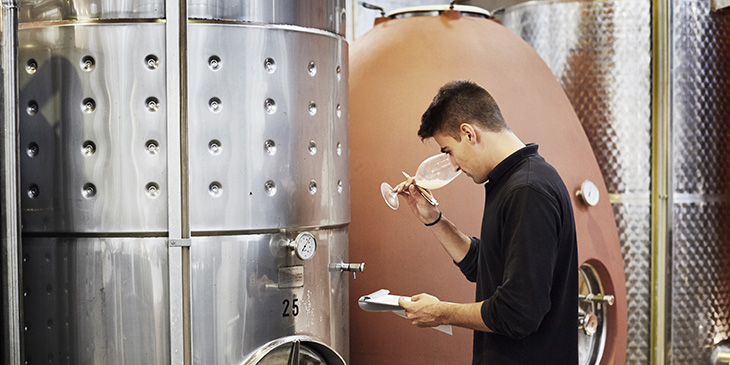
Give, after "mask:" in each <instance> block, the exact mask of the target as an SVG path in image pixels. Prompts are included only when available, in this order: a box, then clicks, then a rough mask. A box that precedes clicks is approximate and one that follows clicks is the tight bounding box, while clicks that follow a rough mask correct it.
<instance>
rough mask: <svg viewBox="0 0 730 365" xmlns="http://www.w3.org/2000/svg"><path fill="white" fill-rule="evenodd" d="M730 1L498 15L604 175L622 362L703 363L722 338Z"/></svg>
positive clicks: (581, 4) (615, 0)
mask: <svg viewBox="0 0 730 365" xmlns="http://www.w3.org/2000/svg"><path fill="white" fill-rule="evenodd" d="M728 5H730V4H728V2H727V1H704V0H672V1H649V0H641V1H634V0H600V1H560V0H551V1H533V2H528V3H524V4H521V5H517V6H513V7H509V8H507V9H506V11H505V15H504V19H503V23H504V24H505V26H506V27H508V28H510V29H511V30H513V31H514V32H515V33H517V34H518V35H520V36H521V37H522V38H524V39H525V40H526V41H527V42H528V43H529V44H530V45H531V46H533V47H534V48H535V49H536V50H537V51H538V53H539V54H540V55H541V56H542V58H544V59H545V60H547V63H548V65H549V66H550V68H551V70H552V71H553V73H554V74H555V76H556V77H557V78H558V80H559V81H560V83H561V85H562V86H563V88H564V89H565V90H566V93H567V95H568V97H569V98H570V100H571V102H572V103H573V105H574V107H575V109H576V111H577V113H578V116H579V118H580V120H581V123H582V124H583V127H584V129H585V130H586V133H587V135H588V136H589V139H590V141H591V144H592V146H593V150H594V152H595V154H596V157H597V159H598V162H599V165H600V167H601V170H602V172H603V176H604V178H605V180H606V182H607V186H608V191H609V193H610V194H611V201H612V205H613V208H614V212H615V216H616V222H617V224H618V226H619V231H620V235H621V245H622V250H623V252H624V260H625V264H626V266H625V268H626V280H627V289H628V290H627V294H628V308H629V320H628V323H629V329H628V347H627V364H650V363H651V364H701V363H707V362H708V361H710V359H711V358H712V357H713V356H722V355H723V354H724V351H722V350H723V349H724V348H725V347H726V345H727V340H728V338H729V337H730V312H729V311H728V309H729V308H730V290H728V288H729V287H730V271H729V270H728V267H730V266H729V265H728V261H729V260H730V238H729V237H730V231H729V229H728V227H730V226H729V225H728V223H727V222H728V214H729V213H728V212H729V210H728V209H729V208H730V200H729V199H728V196H729V195H730V186H729V185H728V184H727V181H726V180H725V178H726V177H727V175H728V171H727V166H728V156H730V150H729V149H728V143H727V142H728V140H730V130H729V129H728V127H727V126H728V122H729V121H730V110H729V109H728V107H727V105H728V104H727V102H726V100H727V99H728V95H730V69H729V68H728V67H727V64H728V62H729V61H730V52H729V51H728V50H729V49H730V38H728V37H727V34H728V31H730V13H729V12H728V9H727V6H728ZM714 347H717V348H716V349H715V352H713V348H714ZM716 359H717V360H719V358H716ZM725 362H727V360H725Z"/></svg>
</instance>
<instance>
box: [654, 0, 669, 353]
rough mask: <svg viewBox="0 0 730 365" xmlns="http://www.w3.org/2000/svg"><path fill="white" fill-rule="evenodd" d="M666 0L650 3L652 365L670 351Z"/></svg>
mask: <svg viewBox="0 0 730 365" xmlns="http://www.w3.org/2000/svg"><path fill="white" fill-rule="evenodd" d="M670 7H671V4H670V1H669V0H653V2H652V28H653V29H652V71H653V72H652V104H653V105H652V177H651V181H652V182H653V183H652V191H651V200H652V204H651V217H652V219H651V225H652V240H651V246H652V250H651V252H652V253H651V256H652V260H651V261H652V265H651V267H652V269H651V270H652V278H651V281H652V285H651V287H652V289H653V290H652V297H651V355H650V358H651V364H652V365H654V364H666V363H668V362H670V359H668V358H667V357H668V355H669V351H668V348H667V346H666V345H667V344H668V343H669V341H670V338H669V332H668V329H669V327H668V326H667V323H670V322H669V313H670V311H669V308H668V304H667V303H668V298H669V295H670V293H669V290H670V283H671V281H670V280H671V279H670V278H669V275H670V274H671V272H670V271H669V270H668V268H669V267H670V266H669V265H670V264H669V262H668V261H669V259H670V254H669V222H670V219H671V217H670V214H671V210H670V209H669V207H670V204H671V202H670V199H669V188H670V186H671V185H670V171H671V166H670V155H669V151H670V150H671V146H670V143H671V138H670V120H671V106H670V100H669V97H670V95H671V94H670V92H671V90H670V87H671V72H670V70H671V69H670V54H669V52H670V50H671V39H670V37H671V34H670V28H669V24H670V17H671V8H670Z"/></svg>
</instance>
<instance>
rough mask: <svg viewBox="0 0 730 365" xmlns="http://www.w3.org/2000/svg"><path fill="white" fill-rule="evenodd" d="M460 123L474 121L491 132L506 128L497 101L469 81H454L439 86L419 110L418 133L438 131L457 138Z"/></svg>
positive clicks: (427, 134)
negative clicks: (432, 96) (421, 114)
mask: <svg viewBox="0 0 730 365" xmlns="http://www.w3.org/2000/svg"><path fill="white" fill-rule="evenodd" d="M462 123H475V124H476V125H478V126H480V127H482V128H485V129H487V130H490V131H492V132H500V131H502V130H504V129H507V130H509V127H508V126H507V123H506V122H505V121H504V117H502V112H500V111H499V106H498V105H497V102H496V101H494V98H493V97H492V95H489V92H487V90H485V89H484V88H483V87H481V86H479V85H477V84H476V83H475V82H472V81H468V80H454V81H450V82H449V83H447V84H446V85H444V86H442V87H441V88H440V89H439V91H438V93H437V94H436V96H434V98H433V101H432V102H431V105H429V107H428V109H426V111H425V112H424V113H423V116H422V117H421V127H420V128H419V129H418V136H419V137H421V139H422V140H424V139H427V138H431V137H433V135H434V134H435V133H436V132H440V133H443V134H445V135H447V136H450V137H452V138H454V139H456V140H457V141H460V140H461V135H460V134H459V127H460V126H461V124H462Z"/></svg>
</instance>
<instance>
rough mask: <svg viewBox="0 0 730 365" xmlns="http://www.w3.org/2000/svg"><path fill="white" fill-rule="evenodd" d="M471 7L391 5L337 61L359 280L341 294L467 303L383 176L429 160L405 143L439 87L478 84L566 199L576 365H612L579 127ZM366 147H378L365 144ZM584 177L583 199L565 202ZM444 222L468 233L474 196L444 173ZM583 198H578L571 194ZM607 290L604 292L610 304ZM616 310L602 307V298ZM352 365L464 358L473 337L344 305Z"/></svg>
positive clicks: (618, 261)
mask: <svg viewBox="0 0 730 365" xmlns="http://www.w3.org/2000/svg"><path fill="white" fill-rule="evenodd" d="M484 13H485V12H484V11H483V10H482V9H474V8H469V7H466V8H459V7H457V8H456V11H454V10H447V6H443V7H440V8H439V7H428V8H415V9H406V10H403V11H395V12H393V13H391V14H389V16H388V17H386V18H384V19H380V20H379V21H377V22H376V25H375V27H374V28H373V29H372V30H371V31H370V32H368V33H366V34H365V35H364V36H362V37H360V38H358V39H357V40H356V41H355V42H353V44H352V47H351V53H350V97H351V104H350V117H351V118H350V121H351V125H350V131H351V140H352V142H351V143H352V149H351V166H352V186H353V189H352V223H351V225H350V234H351V238H352V241H353V245H352V246H351V252H352V253H353V255H354V256H355V257H358V258H359V259H363V260H365V261H367V262H368V265H369V266H368V271H369V272H368V275H367V277H366V278H365V279H363V280H358V281H357V282H355V283H353V285H352V286H351V288H350V289H351V299H352V302H353V303H354V302H355V300H356V298H357V297H358V296H360V295H365V294H369V293H372V292H374V291H375V290H378V289H381V288H386V289H389V290H391V292H393V293H394V294H399V295H412V294H417V293H421V292H427V293H431V294H434V295H436V296H437V297H439V298H440V299H442V300H445V301H452V302H472V301H473V300H474V286H473V285H472V284H470V283H468V282H467V281H466V280H465V279H464V278H463V276H462V275H461V273H460V272H459V270H458V268H456V267H455V266H454V264H453V262H452V261H451V260H450V259H448V256H447V255H446V254H445V253H444V252H443V249H442V248H441V247H440V245H439V244H438V242H437V241H436V240H435V238H434V237H433V235H432V234H431V233H429V232H428V231H427V230H425V229H424V228H423V226H422V225H421V224H420V223H418V222H416V221H415V220H414V219H413V217H412V214H411V212H410V211H409V210H408V208H404V207H401V208H400V209H399V210H398V211H395V212H394V211H392V210H391V209H390V208H389V207H388V206H386V205H385V203H384V202H383V199H382V197H381V196H380V189H379V187H380V184H381V182H382V181H388V182H391V183H396V182H399V181H402V179H403V177H402V175H401V171H402V170H405V171H407V172H409V171H413V170H415V168H416V167H417V166H418V164H419V163H420V162H421V161H422V160H423V159H424V158H426V157H428V156H431V155H433V154H435V153H437V152H438V146H435V144H433V143H425V144H424V143H421V142H420V139H419V138H418V136H417V133H416V132H417V130H418V126H419V124H420V117H421V115H422V114H423V111H424V110H425V109H426V108H427V107H428V104H429V103H430V102H431V100H432V98H433V96H434V95H435V94H436V92H437V91H438V89H439V87H441V86H442V85H444V84H445V83H446V82H448V81H450V80H453V79H459V78H461V79H470V80H473V81H475V82H477V83H479V84H481V85H482V86H484V87H485V88H486V89H487V90H489V92H490V93H491V94H492V95H493V96H494V98H495V99H496V101H497V103H499V105H500V108H501V110H502V113H503V115H504V117H505V119H506V121H507V123H508V124H509V125H510V127H511V129H512V130H513V131H515V133H516V134H517V135H518V136H519V137H520V138H521V139H522V140H523V141H525V142H537V143H539V145H540V154H541V155H542V156H544V157H545V159H546V160H547V161H548V162H550V163H551V164H552V165H553V166H555V168H556V169H557V171H558V172H559V173H560V175H561V177H562V178H563V180H564V182H565V184H566V187H567V188H568V190H569V191H570V192H572V193H576V195H574V197H573V201H572V202H573V209H574V213H575V220H576V232H577V237H578V256H579V265H580V268H579V272H576V275H578V276H579V279H580V290H579V295H578V298H576V304H577V305H576V307H577V308H576V318H577V321H576V322H577V323H578V325H577V328H576V331H578V334H579V335H578V337H579V344H566V346H579V349H580V361H581V364H597V363H601V364H621V363H624V361H625V356H626V352H625V350H626V325H627V323H626V315H627V314H626V286H625V281H624V280H625V279H624V269H623V267H624V262H623V259H622V255H621V247H620V241H619V236H618V231H617V228H616V223H615V220H614V217H613V211H612V209H611V205H610V203H609V199H608V194H607V190H606V187H605V183H604V181H603V178H602V176H601V171H600V169H599V167H598V164H597V162H596V159H595V156H594V154H593V151H592V149H591V146H590V144H589V142H588V138H587V137H586V134H585V132H584V131H583V128H582V127H581V125H580V122H579V120H578V118H577V116H576V114H575V111H574V110H573V108H572V106H571V104H570V101H569V100H568V98H567V97H566V95H565V93H564V91H563V90H562V88H561V86H560V84H558V82H557V80H556V79H555V77H554V76H553V74H552V73H551V71H550V69H549V68H548V67H547V65H546V64H545V63H544V62H543V61H542V60H541V59H540V57H539V56H538V54H537V53H536V52H535V51H534V50H533V49H532V48H531V47H530V46H529V45H528V44H527V43H525V42H524V41H523V40H521V39H520V38H519V37H517V36H516V35H515V34H514V33H512V32H510V31H509V30H508V29H506V28H505V27H503V26H501V25H500V24H498V23H497V22H495V21H493V20H491V19H488V18H485V16H484ZM374 146H377V148H374ZM586 180H590V181H592V182H593V183H595V186H596V189H597V190H598V192H599V193H600V198H599V199H598V201H597V202H595V203H596V205H591V204H588V203H587V202H586V201H585V200H584V199H582V198H581V197H580V194H578V193H579V192H581V191H584V190H582V187H583V186H587V184H586V185H584V183H585V182H586ZM434 194H435V195H436V197H437V199H439V202H440V204H441V205H440V207H441V208H442V210H443V212H444V214H445V215H447V216H448V217H449V219H450V220H451V221H452V222H454V223H455V224H456V225H457V226H459V227H460V228H461V229H462V231H464V232H465V233H466V234H467V235H475V234H477V232H479V224H480V223H481V219H480V218H481V215H482V213H483V206H484V205H483V204H484V199H483V197H484V189H483V187H481V186H478V185H475V184H473V183H472V182H471V181H469V180H468V179H461V178H457V179H456V180H454V181H453V182H452V183H450V184H449V185H448V186H446V187H444V188H442V189H439V190H437V191H435V192H434ZM583 196H585V195H583ZM609 295H610V296H609ZM611 296H612V297H613V299H614V300H615V302H613V303H612V305H611V304H609V303H610V302H611V298H612V297H611ZM351 319H352V321H351V328H352V332H351V336H352V340H351V344H352V348H351V359H352V363H353V364H372V363H396V362H402V363H411V362H418V363H424V364H442V363H468V362H469V361H470V358H471V344H472V339H471V337H472V331H465V330H460V329H455V330H454V336H453V337H449V336H445V335H443V334H441V333H437V332H436V331H431V330H421V329H418V328H415V327H413V326H412V325H411V324H410V322H409V321H406V320H402V319H400V318H398V317H395V316H392V315H383V314H374V313H367V312H364V311H362V310H359V309H357V308H356V307H354V308H352V309H351Z"/></svg>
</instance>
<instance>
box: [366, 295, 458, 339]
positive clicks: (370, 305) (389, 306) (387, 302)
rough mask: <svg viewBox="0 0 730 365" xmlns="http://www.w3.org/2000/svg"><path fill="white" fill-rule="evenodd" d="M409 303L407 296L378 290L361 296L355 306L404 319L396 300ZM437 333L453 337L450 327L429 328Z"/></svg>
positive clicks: (401, 308)
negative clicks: (401, 299) (391, 313)
mask: <svg viewBox="0 0 730 365" xmlns="http://www.w3.org/2000/svg"><path fill="white" fill-rule="evenodd" d="M399 298H403V300H406V301H409V302H410V301H411V297H409V296H400V295H392V294H390V290H387V289H380V290H378V291H376V292H374V293H372V294H368V295H363V296H361V297H360V299H358V301H357V304H358V305H359V306H360V308H361V309H362V310H364V311H366V312H393V313H395V314H397V315H399V316H401V317H403V318H406V311H405V309H403V307H401V306H400V305H398V299H399ZM431 328H433V329H435V330H437V331H441V332H443V333H447V334H449V335H453V330H452V328H451V325H440V326H436V327H431Z"/></svg>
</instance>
